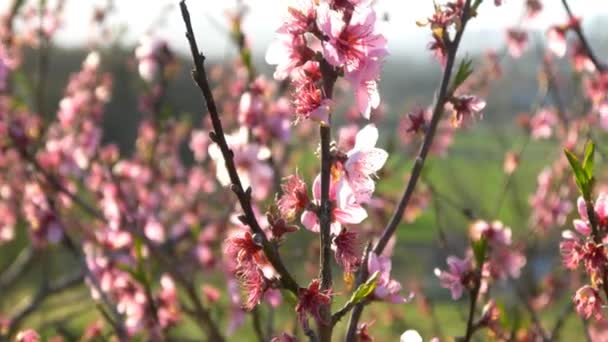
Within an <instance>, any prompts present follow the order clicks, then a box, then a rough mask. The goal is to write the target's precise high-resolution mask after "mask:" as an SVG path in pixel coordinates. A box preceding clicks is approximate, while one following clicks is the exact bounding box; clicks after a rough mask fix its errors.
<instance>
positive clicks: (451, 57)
mask: <svg viewBox="0 0 608 342" xmlns="http://www.w3.org/2000/svg"><path fill="white" fill-rule="evenodd" d="M470 11H471V0H467V1H466V2H465V4H464V7H463V12H462V18H461V22H462V24H461V27H460V29H459V30H458V31H457V32H456V35H455V36H454V40H453V41H452V42H451V43H450V44H448V53H447V60H446V65H445V69H444V72H443V76H442V79H441V85H440V86H439V93H438V95H437V98H436V101H435V105H434V108H433V115H432V117H431V122H430V124H429V128H428V130H427V132H426V135H425V137H424V141H423V142H422V145H421V147H420V150H419V152H418V156H417V157H416V160H415V162H414V166H413V168H412V172H411V175H410V179H409V181H408V183H407V186H406V187H405V190H404V192H403V195H402V197H401V200H400V201H399V203H398V205H397V208H396V210H395V212H394V213H393V216H392V217H391V219H390V220H389V222H388V224H387V225H386V227H385V228H384V231H383V232H382V235H381V236H380V239H379V240H378V242H377V243H376V245H375V246H374V249H373V252H374V253H376V254H378V255H380V254H382V251H384V248H385V247H386V244H387V243H388V241H389V239H390V238H391V236H392V235H393V234H394V233H395V230H396V229H397V227H398V225H399V223H400V222H401V220H402V218H403V214H404V212H405V209H406V208H407V206H408V204H409V202H410V199H411V197H412V195H413V193H414V189H415V188H416V184H417V183H418V179H419V178H420V175H421V174H422V168H423V166H424V162H425V160H426V158H427V156H428V153H429V151H430V149H431V146H432V144H433V139H434V137H435V133H436V131H437V126H438V125H439V121H440V119H441V116H442V113H443V111H444V106H445V104H446V103H447V101H448V99H449V97H450V95H451V94H450V90H449V85H450V80H451V77H452V69H453V67H454V63H455V61H456V52H457V51H458V46H459V45H460V40H461V39H462V36H463V33H464V30H465V27H466V25H467V22H468V20H469V19H470V14H471V13H470ZM365 262H367V260H364V263H365ZM364 275H365V277H367V274H364ZM361 310H362V306H361V304H359V305H357V306H355V309H354V310H353V314H352V315H357V316H360V314H361V313H360V311H361ZM353 318H355V317H354V316H351V320H350V323H349V327H348V332H347V335H346V336H347V337H346V338H347V341H350V340H348V338H349V337H351V338H352V337H353V336H354V335H355V333H356V329H357V324H358V319H353Z"/></svg>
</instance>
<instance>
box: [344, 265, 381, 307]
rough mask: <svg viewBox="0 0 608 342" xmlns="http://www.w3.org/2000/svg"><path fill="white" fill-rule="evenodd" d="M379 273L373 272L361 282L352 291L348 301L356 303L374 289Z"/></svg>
mask: <svg viewBox="0 0 608 342" xmlns="http://www.w3.org/2000/svg"><path fill="white" fill-rule="evenodd" d="M379 275H380V273H379V272H377V271H376V272H374V274H372V276H371V277H370V278H369V279H368V280H367V281H366V282H365V283H363V284H361V285H359V287H358V288H357V289H356V290H355V292H353V295H352V296H351V297H350V300H349V302H351V303H353V304H358V303H359V302H361V301H362V300H364V299H365V298H367V296H369V295H370V294H371V293H372V292H374V290H375V289H376V285H378V277H379Z"/></svg>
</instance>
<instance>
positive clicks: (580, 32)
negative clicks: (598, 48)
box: [562, 0, 606, 72]
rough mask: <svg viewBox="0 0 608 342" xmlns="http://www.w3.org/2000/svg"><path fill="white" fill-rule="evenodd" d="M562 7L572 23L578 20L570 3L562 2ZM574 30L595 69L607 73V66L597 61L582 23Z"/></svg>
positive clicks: (575, 26) (565, 0)
mask: <svg viewBox="0 0 608 342" xmlns="http://www.w3.org/2000/svg"><path fill="white" fill-rule="evenodd" d="M562 5H563V6H564V9H565V10H566V13H567V14H568V18H569V19H570V21H573V20H576V17H575V16H574V13H572V10H571V9H570V5H568V1H567V0H562ZM572 29H573V30H574V32H575V33H576V35H577V36H578V39H579V40H580V42H581V45H582V46H583V49H584V50H585V53H587V56H588V57H589V59H590V60H591V62H592V63H593V65H594V66H595V69H596V70H597V71H599V72H603V71H605V70H606V66H605V65H604V64H603V63H602V62H600V60H599V59H597V57H596V56H595V54H594V53H593V49H592V48H591V45H590V44H589V41H587V37H585V34H584V33H583V28H582V27H581V25H580V23H577V24H576V25H574V27H573V28H572Z"/></svg>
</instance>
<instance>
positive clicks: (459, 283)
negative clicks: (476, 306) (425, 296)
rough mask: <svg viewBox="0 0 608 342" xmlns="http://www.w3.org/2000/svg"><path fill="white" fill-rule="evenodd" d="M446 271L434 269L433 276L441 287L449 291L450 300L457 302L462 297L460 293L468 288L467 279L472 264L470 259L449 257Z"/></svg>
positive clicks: (470, 272) (470, 273) (471, 269)
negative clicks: (450, 294) (437, 279)
mask: <svg viewBox="0 0 608 342" xmlns="http://www.w3.org/2000/svg"><path fill="white" fill-rule="evenodd" d="M447 263H448V268H449V270H448V271H441V270H439V269H438V268H436V269H435V275H436V276H437V277H438V278H439V284H440V285H441V287H443V288H446V289H449V290H450V292H451V293H452V299H454V300H457V299H459V298H460V297H462V293H463V292H464V290H465V289H466V288H467V286H469V284H468V281H469V280H468V279H469V277H470V276H471V275H472V272H473V264H472V261H471V259H470V258H468V257H467V258H465V259H459V258H457V257H455V256H449V257H448V259H447Z"/></svg>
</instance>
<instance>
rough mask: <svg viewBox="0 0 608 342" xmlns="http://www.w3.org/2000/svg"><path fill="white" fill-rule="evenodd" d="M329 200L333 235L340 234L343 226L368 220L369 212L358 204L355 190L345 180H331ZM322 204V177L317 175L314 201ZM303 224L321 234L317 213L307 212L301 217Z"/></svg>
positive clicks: (314, 185)
mask: <svg viewBox="0 0 608 342" xmlns="http://www.w3.org/2000/svg"><path fill="white" fill-rule="evenodd" d="M329 200H330V201H331V202H332V215H331V216H332V217H331V218H332V221H331V233H332V234H334V235H338V234H340V230H341V228H342V225H343V224H358V223H361V222H362V221H363V220H364V219H365V218H367V212H366V211H365V209H364V208H363V207H361V205H360V204H359V203H358V202H357V200H356V198H355V194H354V192H353V190H352V189H351V188H350V186H349V185H348V183H346V181H344V180H343V179H338V180H336V179H333V177H332V179H331V182H330V187H329ZM312 203H314V204H316V205H319V204H320V203H321V175H320V174H319V175H317V177H316V178H315V181H314V183H313V201H312ZM301 220H302V224H303V225H304V226H305V227H306V228H307V229H308V230H310V231H313V232H319V218H318V216H317V213H316V212H314V211H312V210H306V211H304V213H303V214H302V217H301Z"/></svg>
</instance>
